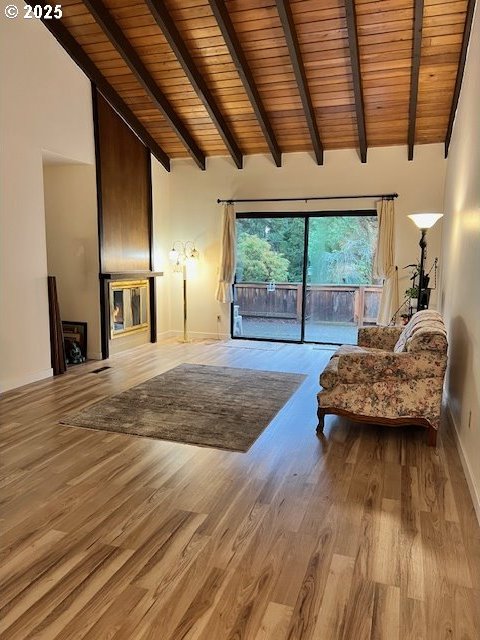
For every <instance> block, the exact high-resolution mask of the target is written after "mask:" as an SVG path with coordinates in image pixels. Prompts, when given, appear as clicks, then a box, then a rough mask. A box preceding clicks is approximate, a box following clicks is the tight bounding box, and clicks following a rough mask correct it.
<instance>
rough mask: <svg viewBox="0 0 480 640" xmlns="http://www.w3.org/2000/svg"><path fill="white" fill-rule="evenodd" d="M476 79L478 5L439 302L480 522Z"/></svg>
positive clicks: (452, 172)
mask: <svg viewBox="0 0 480 640" xmlns="http://www.w3.org/2000/svg"><path fill="white" fill-rule="evenodd" d="M479 78H480V15H479V10H478V5H477V9H476V16H475V18H474V23H473V26H472V32H471V37H470V47H469V51H468V57H467V63H466V67H465V75H464V78H463V84H462V91H461V94H460V101H459V104H458V110H457V115H456V119H455V125H454V129H453V136H452V141H451V145H450V151H449V157H448V166H447V177H446V184H445V218H444V231H445V232H444V242H443V277H442V296H441V299H442V308H443V312H444V315H445V318H446V322H447V328H448V333H449V340H450V351H449V353H450V366H449V370H448V372H447V397H448V403H449V407H450V410H451V414H452V417H453V420H454V423H455V427H456V430H457V433H458V437H459V440H460V444H461V449H462V451H463V456H464V466H465V471H466V476H467V479H468V480H469V482H470V489H471V492H472V495H473V497H474V502H475V506H476V509H477V515H478V518H479V520H480V283H479V276H480V117H479V109H480V82H479ZM469 425H470V426H469Z"/></svg>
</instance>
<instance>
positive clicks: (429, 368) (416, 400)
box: [317, 310, 447, 446]
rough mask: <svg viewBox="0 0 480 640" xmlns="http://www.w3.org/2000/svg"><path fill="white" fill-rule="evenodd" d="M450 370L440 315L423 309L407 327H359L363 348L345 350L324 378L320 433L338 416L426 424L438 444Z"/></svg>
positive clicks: (430, 440)
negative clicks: (330, 418) (327, 421)
mask: <svg viewBox="0 0 480 640" xmlns="http://www.w3.org/2000/svg"><path fill="white" fill-rule="evenodd" d="M446 367H447V334H446V331H445V325H444V324H443V320H442V317H441V315H440V314H439V313H438V312H437V311H431V310H425V311H419V312H418V313H416V314H415V315H414V316H413V317H412V319H411V320H410V321H409V323H408V324H407V325H406V326H405V327H403V328H402V327H368V328H363V329H359V331H358V346H349V345H345V346H342V347H340V348H339V349H338V350H337V351H336V352H335V353H334V355H333V356H332V358H331V359H330V362H329V363H328V365H327V366H326V368H325V370H324V371H323V373H322V374H321V376H320V384H321V386H322V387H323V389H322V390H321V391H320V393H319V394H318V396H317V398H318V421H319V423H318V427H317V431H323V421H324V416H325V415H326V414H330V413H333V414H337V415H344V416H347V417H349V418H351V419H352V420H359V421H363V422H370V423H375V422H378V423H380V424H387V425H406V424H418V425H422V426H424V427H427V428H428V430H429V437H428V443H429V444H430V445H432V446H435V444H436V438H437V430H438V427H439V423H440V410H441V404H442V391H443V380H444V377H445V370H446Z"/></svg>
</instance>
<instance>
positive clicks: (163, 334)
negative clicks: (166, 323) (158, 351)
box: [157, 331, 175, 340]
mask: <svg viewBox="0 0 480 640" xmlns="http://www.w3.org/2000/svg"><path fill="white" fill-rule="evenodd" d="M174 336H175V332H174V331H161V332H160V333H157V340H166V339H167V338H173V337H174Z"/></svg>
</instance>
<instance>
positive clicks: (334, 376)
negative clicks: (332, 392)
mask: <svg viewBox="0 0 480 640" xmlns="http://www.w3.org/2000/svg"><path fill="white" fill-rule="evenodd" d="M375 351H381V349H373V348H372V347H358V346H357V345H354V344H343V345H342V346H341V347H339V348H338V349H337V350H336V351H335V353H334V354H333V356H332V357H331V358H330V362H329V363H328V364H327V366H326V367H325V369H324V370H323V371H322V373H321V374H320V384H321V386H322V387H323V388H324V389H332V388H333V387H334V386H335V385H336V384H337V382H338V359H339V357H340V356H341V355H344V354H347V353H359V352H361V353H365V352H372V353H374V352H375Z"/></svg>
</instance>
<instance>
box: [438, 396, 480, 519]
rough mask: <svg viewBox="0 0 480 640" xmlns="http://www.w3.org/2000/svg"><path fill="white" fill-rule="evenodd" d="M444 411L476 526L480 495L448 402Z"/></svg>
mask: <svg viewBox="0 0 480 640" xmlns="http://www.w3.org/2000/svg"><path fill="white" fill-rule="evenodd" d="M446 410H447V417H448V420H449V421H450V425H451V426H452V432H453V436H454V439H455V444H456V445H457V450H458V455H459V457H460V462H461V463H462V467H463V473H464V474H465V479H466V481H467V485H468V490H469V491H470V497H471V498H472V502H473V508H474V510H475V514H476V516H477V520H478V524H479V525H480V495H479V493H478V491H477V487H476V486H475V483H474V481H473V474H472V470H471V469H470V465H469V463H468V459H467V456H466V455H465V451H464V449H463V445H462V441H461V440H460V436H459V435H458V428H457V422H456V420H455V417H454V415H453V412H452V410H451V408H450V404H449V403H448V402H447V403H446Z"/></svg>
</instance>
